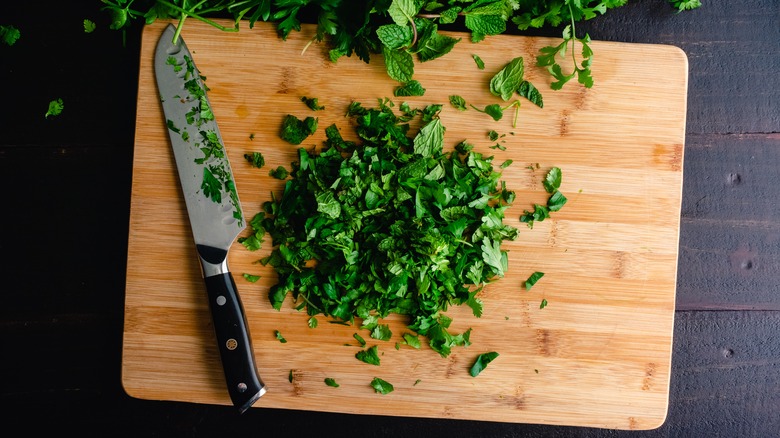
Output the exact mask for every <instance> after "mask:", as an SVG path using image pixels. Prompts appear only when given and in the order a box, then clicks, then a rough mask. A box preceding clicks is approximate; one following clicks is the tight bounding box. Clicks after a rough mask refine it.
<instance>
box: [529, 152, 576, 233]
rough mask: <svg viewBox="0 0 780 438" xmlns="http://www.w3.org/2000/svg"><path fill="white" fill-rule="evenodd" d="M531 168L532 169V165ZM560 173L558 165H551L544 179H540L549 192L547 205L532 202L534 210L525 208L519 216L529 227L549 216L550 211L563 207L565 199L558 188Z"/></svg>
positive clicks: (559, 185) (560, 178)
mask: <svg viewBox="0 0 780 438" xmlns="http://www.w3.org/2000/svg"><path fill="white" fill-rule="evenodd" d="M531 169H532V170H533V168H532V167H531ZM562 175H563V174H562V172H561V169H560V168H558V167H553V168H551V169H550V171H549V172H547V175H546V176H545V178H544V181H542V185H543V186H544V190H545V191H547V193H550V197H549V198H547V205H541V204H534V211H528V210H525V211H524V212H523V215H522V216H520V222H525V223H527V224H528V227H529V228H533V227H534V223H535V222H541V221H543V220H545V219H547V218H548V217H550V212H551V211H558V210H560V209H561V208H563V206H564V204H566V201H567V199H566V196H564V195H563V193H561V192H560V191H559V190H558V189H559V188H560V187H561V180H562Z"/></svg>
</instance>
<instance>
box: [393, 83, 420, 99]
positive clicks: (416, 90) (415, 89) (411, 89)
mask: <svg viewBox="0 0 780 438" xmlns="http://www.w3.org/2000/svg"><path fill="white" fill-rule="evenodd" d="M393 95H394V96H396V97H403V96H424V95H425V88H423V87H422V85H420V83H419V82H418V81H417V80H415V79H412V80H411V81H409V82H407V83H405V84H403V85H401V86H399V87H396V89H395V90H394V91H393Z"/></svg>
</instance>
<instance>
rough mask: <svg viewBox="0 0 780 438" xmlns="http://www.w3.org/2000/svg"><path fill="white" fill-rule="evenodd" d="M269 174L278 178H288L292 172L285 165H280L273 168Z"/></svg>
mask: <svg viewBox="0 0 780 438" xmlns="http://www.w3.org/2000/svg"><path fill="white" fill-rule="evenodd" d="M268 174H269V175H271V176H272V177H274V178H276V179H286V178H287V177H288V176H289V175H290V172H288V171H287V169H285V168H284V166H279V167H277V168H276V169H271V171H270V172H268Z"/></svg>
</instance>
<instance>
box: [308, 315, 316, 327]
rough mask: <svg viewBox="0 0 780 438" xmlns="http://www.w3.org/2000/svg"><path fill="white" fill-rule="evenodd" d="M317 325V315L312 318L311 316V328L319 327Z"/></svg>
mask: <svg viewBox="0 0 780 438" xmlns="http://www.w3.org/2000/svg"><path fill="white" fill-rule="evenodd" d="M317 325H318V322H317V318H316V317H314V316H312V317H311V318H309V328H317Z"/></svg>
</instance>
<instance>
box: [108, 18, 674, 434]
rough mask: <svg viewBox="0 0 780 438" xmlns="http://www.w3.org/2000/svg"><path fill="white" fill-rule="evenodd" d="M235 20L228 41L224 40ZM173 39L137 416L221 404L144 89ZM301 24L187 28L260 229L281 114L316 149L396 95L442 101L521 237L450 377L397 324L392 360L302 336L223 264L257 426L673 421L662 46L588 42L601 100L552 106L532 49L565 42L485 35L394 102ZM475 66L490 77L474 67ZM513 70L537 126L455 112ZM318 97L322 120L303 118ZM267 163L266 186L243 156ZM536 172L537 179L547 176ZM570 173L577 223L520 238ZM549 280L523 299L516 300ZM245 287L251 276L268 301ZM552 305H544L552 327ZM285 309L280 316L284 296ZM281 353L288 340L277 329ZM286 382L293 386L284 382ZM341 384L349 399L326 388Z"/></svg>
mask: <svg viewBox="0 0 780 438" xmlns="http://www.w3.org/2000/svg"><path fill="white" fill-rule="evenodd" d="M226 23H227V22H226ZM165 25H166V23H164V22H158V23H156V24H154V25H151V26H148V27H147V28H146V29H145V30H144V32H143V45H142V51H141V58H140V77H139V94H138V111H137V124H136V137H135V154H134V168H133V169H134V170H133V184H132V197H131V202H132V205H131V215H130V229H129V243H128V245H129V248H128V261H127V290H126V313H125V327H124V347H123V349H124V350H123V358H122V382H123V385H124V388H125V389H126V391H127V393H128V394H129V395H131V396H133V397H137V398H141V399H153V400H174V401H185V402H195V403H209V404H229V398H228V395H227V392H226V390H225V383H224V378H223V375H222V370H221V367H220V362H219V354H218V350H217V346H216V344H215V342H216V341H215V338H214V335H213V333H212V326H211V322H210V316H209V312H208V307H207V306H208V304H207V301H206V295H205V290H204V286H203V283H202V280H201V277H200V270H199V265H198V262H197V258H196V253H195V249H194V247H193V244H192V242H191V234H190V230H189V228H188V222H187V217H186V212H185V206H184V201H183V198H182V196H181V194H180V189H179V185H178V180H177V177H176V172H175V169H174V162H173V157H172V153H171V148H170V144H169V140H168V137H167V132H166V128H165V123H164V118H163V116H162V113H161V106H160V103H159V99H158V93H157V90H156V85H155V80H154V76H153V68H152V59H153V50H154V47H155V45H156V43H157V40H158V37H159V35H160V34H161V32H162V30H163V28H164V26H165ZM313 35H314V29H313V28H312V27H310V26H305V27H304V28H303V30H302V31H301V32H300V33H296V32H293V33H292V34H291V35H290V38H289V39H288V40H287V41H284V42H283V41H281V40H280V39H278V38H277V36H276V34H275V32H274V29H273V28H272V27H271V26H270V25H267V24H265V23H258V24H257V25H256V26H255V28H254V29H249V28H248V26H246V25H244V27H243V28H242V30H241V31H240V32H238V33H232V34H231V33H223V32H219V31H217V30H215V29H213V28H211V27H209V26H207V25H204V24H202V23H200V22H197V21H196V20H189V21H188V22H187V24H186V26H185V27H184V32H183V37H184V39H185V40H186V42H187V44H188V46H189V47H190V49H191V50H192V51H193V53H194V58H195V61H196V63H197V65H198V67H199V68H200V70H201V72H202V73H203V74H204V75H205V76H206V77H207V81H206V83H207V85H208V86H209V88H210V89H211V91H210V93H209V95H210V99H211V103H212V106H213V110H214V113H215V114H216V116H217V120H218V121H219V123H220V129H221V131H222V133H223V136H224V140H225V145H226V147H227V149H228V152H229V157H230V160H231V162H232V164H233V168H234V171H235V178H236V183H237V186H238V190H239V195H240V197H241V201H242V204H243V206H244V209H245V214H246V215H247V217H252V216H253V215H254V214H255V213H257V212H258V211H260V206H261V203H262V202H263V201H266V200H269V199H270V197H271V193H272V192H276V193H277V195H278V194H280V190H281V187H282V184H283V183H282V182H281V181H279V180H276V179H273V178H272V177H270V176H269V175H268V171H269V169H272V168H276V167H277V166H280V165H282V166H285V167H287V168H289V167H290V163H291V162H292V161H294V160H295V159H296V150H297V146H292V145H290V144H287V143H285V142H283V141H282V140H280V139H279V136H278V130H279V127H280V123H281V120H282V118H283V117H284V115H286V114H294V115H296V116H298V117H301V118H303V117H306V116H315V117H318V118H319V126H320V127H321V129H319V130H318V132H317V133H316V134H315V135H314V136H312V137H310V138H309V139H308V140H307V141H306V142H305V143H304V144H303V146H309V147H311V146H314V145H318V146H319V145H321V144H322V141H323V139H324V127H325V126H328V125H330V124H331V123H336V124H337V126H339V127H341V128H342V132H343V133H344V134H345V136H346V137H349V134H348V133H349V132H350V125H349V120H348V119H347V118H345V117H344V113H345V111H346V108H347V106H348V105H349V103H350V102H352V101H359V102H361V103H363V105H364V106H366V107H374V106H376V103H377V99H378V98H384V97H390V98H391V99H392V100H393V101H394V102H396V103H397V104H400V103H401V102H403V101H406V102H409V103H410V104H411V105H412V106H414V107H420V108H422V107H423V106H425V105H427V104H433V103H441V104H444V108H443V111H442V113H441V120H442V123H443V124H444V126H445V127H446V129H447V131H446V135H445V148H450V147H453V146H454V145H456V144H457V143H459V142H460V141H462V140H468V141H469V142H471V143H473V144H475V145H476V149H477V151H479V152H482V153H483V154H485V155H493V156H495V161H494V162H495V163H496V165H497V164H500V163H502V162H503V161H504V160H505V159H512V160H514V163H513V164H512V165H511V166H509V167H508V168H507V169H506V170H505V171H504V173H503V175H504V176H503V180H504V181H506V184H507V187H508V188H509V189H513V190H515V191H516V193H517V199H516V201H515V203H514V206H513V207H512V208H511V209H510V210H509V211H508V212H507V221H506V222H507V223H509V224H510V225H513V226H516V227H517V228H518V229H519V230H520V235H519V238H518V239H517V240H516V241H512V242H505V243H504V246H503V248H504V249H506V250H508V251H509V271H508V273H507V275H506V276H505V277H504V278H502V279H500V280H499V281H497V282H495V283H493V284H491V285H489V286H488V287H487V288H486V289H485V290H484V292H483V293H482V295H481V298H482V300H483V301H484V314H483V316H482V317H481V318H476V317H474V316H473V315H472V314H471V310H470V309H469V308H467V307H465V306H464V307H463V308H455V309H452V310H451V311H449V312H448V314H449V315H450V316H451V317H453V319H454V322H453V325H452V327H453V329H454V331H456V332H459V331H463V330H465V329H467V328H469V327H470V328H473V331H472V335H471V342H472V344H471V345H470V346H468V347H463V348H456V349H454V350H453V353H452V354H451V355H450V356H449V357H447V358H442V357H441V356H439V355H438V354H437V353H435V352H434V351H432V350H431V349H430V348H428V347H427V346H423V348H421V349H420V350H415V349H412V348H410V347H408V346H401V347H400V348H399V349H396V348H395V345H396V342H397V341H398V340H399V339H400V337H401V336H402V334H403V333H404V332H405V330H404V328H405V325H406V321H404V320H403V319H402V318H399V317H391V318H388V319H387V320H386V322H389V324H390V327H391V329H392V331H393V338H392V339H391V340H390V341H376V340H373V339H371V338H369V336H368V333H367V332H366V331H365V330H360V329H359V326H357V325H356V326H343V325H338V324H329V323H328V322H327V320H326V319H325V318H323V317H320V318H319V326H318V327H317V328H315V329H311V328H309V327H308V325H307V320H308V317H307V316H306V315H305V313H303V312H299V311H297V310H295V309H294V308H293V304H292V303H291V302H289V301H288V302H286V303H285V305H284V306H283V308H282V309H281V310H279V311H277V310H274V309H273V308H272V307H271V305H270V303H269V301H268V297H267V295H268V291H269V287H270V286H272V285H273V284H274V283H275V275H274V272H273V270H272V269H271V268H270V267H264V266H262V265H261V264H259V263H257V261H258V260H259V259H260V258H262V257H264V256H265V255H267V254H268V253H269V252H270V250H271V246H270V242H266V244H265V246H264V247H263V248H262V249H261V250H259V251H256V252H250V251H248V250H247V249H245V248H244V247H243V246H242V245H240V244H238V243H236V244H235V245H234V246H233V248H232V250H231V252H230V258H229V264H230V267H231V269H232V271H233V272H234V274H235V275H236V277H237V282H238V288H239V291H240V294H241V297H242V300H243V304H244V307H245V309H246V313H247V318H248V321H249V328H250V332H251V336H252V339H253V346H254V352H255V356H256V359H257V363H258V366H259V369H260V373H261V375H262V378H263V379H264V381H265V382H266V384H267V385H268V393H267V394H266V395H265V396H263V397H262V398H261V399H260V400H259V401H258V402H257V403H256V405H255V407H256V408H263V407H274V408H289V409H300V410H315V411H327V412H344V413H353V414H379V415H391V416H412V417H432V418H455V419H472V420H485V421H499V422H518V423H543V424H557V425H575V426H591V427H601V428H616V429H651V428H655V427H657V426H659V425H661V424H662V423H663V422H664V420H665V417H666V412H667V403H668V395H669V380H670V364H671V351H672V333H673V322H674V309H675V286H676V270H677V254H678V235H679V225H680V220H679V218H680V202H681V191H682V177H683V175H682V171H683V151H684V138H685V118H686V94H687V77H688V75H687V68H688V67H687V58H686V56H685V54H684V53H683V52H682V51H681V50H679V49H678V48H675V47H671V46H661V45H642V44H624V43H609V42H598V41H596V42H593V44H592V47H593V49H594V51H595V54H596V55H595V61H594V65H593V75H594V77H595V85H594V87H593V88H591V89H586V88H584V87H582V86H580V85H578V84H576V83H571V84H568V85H566V86H565V87H564V89H563V90H560V91H553V90H551V89H550V88H549V83H550V81H551V79H550V76H549V75H548V74H547V73H546V72H545V71H544V70H543V69H542V68H540V67H535V66H534V60H535V54H537V52H538V50H539V48H540V47H543V46H545V45H550V44H557V43H558V42H559V40H557V39H547V38H531V37H519V36H509V35H502V36H495V37H489V38H487V40H485V41H483V42H480V43H478V44H474V43H471V42H470V41H469V36H468V35H466V34H452V35H453V36H458V37H462V38H463V41H461V42H460V43H458V44H457V45H456V47H455V49H454V50H453V51H452V52H451V53H449V54H448V55H446V56H444V57H442V58H439V59H437V60H434V61H430V62H428V63H417V64H416V67H415V68H416V70H415V78H416V79H418V80H419V81H420V82H421V84H422V85H423V87H425V88H426V89H427V92H426V93H425V96H423V97H408V98H403V99H402V98H393V97H392V96H393V94H392V93H393V89H394V88H395V86H396V85H397V83H395V82H394V81H392V80H390V79H389V78H388V77H387V76H386V74H385V72H384V66H383V64H382V60H381V57H379V56H376V57H374V58H372V62H371V63H370V64H365V63H363V62H362V61H360V60H358V59H356V58H355V57H354V56H353V57H352V58H346V59H341V60H339V61H338V62H337V63H332V62H330V61H329V60H328V58H327V47H325V45H324V44H318V43H313V44H311V45H308V43H309V41H310V40H311V39H312V37H313ZM472 54H477V55H479V56H480V57H481V58H482V59H483V60H484V62H485V66H486V67H485V69H484V70H479V69H478V68H477V66H476V64H475V63H474V61H473V59H472ZM517 56H523V57H524V58H525V61H526V62H525V64H526V73H525V75H526V79H528V80H530V81H531V82H532V83H534V84H535V85H536V86H537V87H538V88H539V89H540V90H541V91H542V93H543V96H544V108H543V109H540V108H537V107H535V106H534V105H532V104H530V103H529V102H524V103H523V105H522V107H521V110H520V114H519V119H518V124H517V127H512V118H513V117H512V116H511V115H512V114H511V113H508V114H509V115H508V116H505V117H504V119H502V120H500V121H498V122H496V121H493V119H491V118H490V117H488V116H487V115H485V114H482V113H479V112H477V111H474V110H473V109H469V110H467V111H458V110H456V109H455V108H454V107H452V106H450V104H449V103H448V96H449V95H452V94H458V95H460V96H462V97H463V98H465V100H466V102H468V103H470V104H474V105H475V106H477V107H481V108H484V107H485V106H486V105H488V104H492V103H500V100H498V98H496V97H494V96H492V95H490V94H489V91H488V82H489V80H490V78H491V77H492V76H493V75H494V74H495V73H496V72H497V71H498V70H500V69H501V68H502V67H503V66H504V65H505V64H506V63H507V62H509V61H510V60H511V59H512V58H514V57H517ZM302 96H309V97H317V98H318V99H319V102H320V104H323V105H325V107H326V109H325V110H324V111H318V112H316V113H315V112H312V111H311V110H309V109H308V108H307V107H306V106H304V104H303V103H302V102H301V101H300V98H301V97H302ZM490 130H496V131H497V132H498V133H499V134H507V135H506V137H504V138H502V140H504V142H503V143H502V145H503V146H505V148H506V150H505V151H502V150H498V149H491V148H490V146H492V145H494V144H495V143H496V142H494V141H490V140H489V139H488V137H487V132H488V131H490ZM254 151H259V152H262V153H263V155H264V156H265V159H266V167H265V168H264V169H261V170H258V169H256V168H251V167H250V166H249V163H248V162H246V160H245V159H244V158H243V154H245V153H248V152H254ZM537 165H538V167H537ZM553 166H557V167H560V168H561V169H562V171H563V184H562V186H561V191H562V192H563V193H564V194H565V195H566V196H567V197H568V198H569V202H568V204H566V206H565V207H564V208H563V209H562V210H561V211H559V212H557V213H554V214H553V215H552V217H551V218H550V219H548V220H546V221H543V222H538V223H537V224H536V225H535V226H534V228H533V229H529V228H528V227H527V226H526V225H525V224H523V223H520V222H519V220H518V218H519V216H520V215H521V214H522V213H523V210H524V209H531V208H532V205H533V203H534V202H537V203H538V202H544V200H545V199H546V197H545V192H544V189H543V187H542V184H541V181H542V179H543V177H544V174H545V173H546V171H547V170H548V169H549V168H551V167H553ZM534 271H542V272H544V273H545V274H546V275H545V276H544V277H543V278H542V279H541V280H540V281H539V283H537V284H536V285H535V286H534V287H533V288H532V289H531V290H530V291H526V290H525V289H524V287H523V285H524V281H525V279H526V278H528V276H529V275H530V274H531V273H533V272H534ZM243 273H251V274H256V275H261V276H262V278H261V280H260V281H258V282H257V283H250V282H248V281H245V280H244V279H243V278H241V275H242V274H243ZM543 299H546V300H547V302H548V305H547V307H546V308H543V309H540V303H541V301H542V300H543ZM288 300H289V298H288ZM277 330H278V331H280V332H281V334H282V335H283V336H284V337H285V338H286V339H287V341H288V342H287V343H281V342H279V340H277V338H276V331H277ZM354 333H359V334H361V336H363V337H364V338H365V339H367V340H368V341H369V344H368V345H369V346H371V345H374V344H376V345H378V346H379V351H380V354H381V365H380V366H373V365H368V364H365V363H363V362H360V361H358V360H357V359H356V358H355V356H354V355H355V353H356V352H357V351H359V350H360V347H359V346H358V343H357V342H356V340H355V338H353V334H354ZM490 351H496V352H498V353H499V357H498V358H497V359H496V360H495V361H493V362H492V363H491V364H490V365H489V366H488V367H487V369H486V370H485V371H483V372H482V374H480V375H479V376H477V377H471V376H470V375H469V372H468V370H469V368H470V367H471V365H472V363H473V362H474V360H475V358H476V356H477V355H478V354H480V353H485V352H490ZM291 373H292V376H293V381H292V383H291V382H290V381H289V376H290V374H291ZM327 377H330V378H333V379H335V380H336V381H337V382H338V383H339V384H340V387H338V388H334V387H330V386H327V385H326V384H325V383H324V379H325V378H327ZM373 377H380V378H382V379H384V380H386V381H388V382H390V383H392V384H393V385H394V387H395V391H394V392H392V393H390V394H386V395H381V394H378V393H375V392H374V390H373V389H372V388H371V386H370V385H369V383H370V381H371V380H372V378H373Z"/></svg>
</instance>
